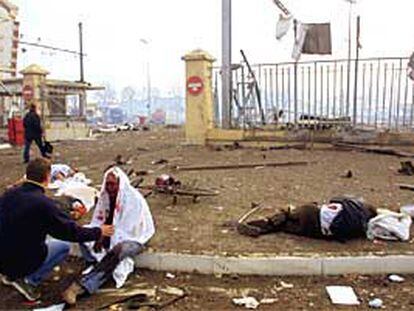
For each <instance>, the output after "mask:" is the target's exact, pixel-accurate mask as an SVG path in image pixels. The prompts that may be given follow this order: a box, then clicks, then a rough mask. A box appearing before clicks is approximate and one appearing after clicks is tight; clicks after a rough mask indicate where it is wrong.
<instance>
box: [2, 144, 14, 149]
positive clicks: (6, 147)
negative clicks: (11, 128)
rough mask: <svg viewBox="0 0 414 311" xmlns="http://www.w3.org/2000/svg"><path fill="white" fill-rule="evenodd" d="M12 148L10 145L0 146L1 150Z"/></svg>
mask: <svg viewBox="0 0 414 311" xmlns="http://www.w3.org/2000/svg"><path fill="white" fill-rule="evenodd" d="M11 147H12V146H11V145H10V144H0V150H6V149H10V148H11Z"/></svg>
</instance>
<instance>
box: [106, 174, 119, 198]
mask: <svg viewBox="0 0 414 311" xmlns="http://www.w3.org/2000/svg"><path fill="white" fill-rule="evenodd" d="M105 190H106V192H107V193H108V195H109V196H110V197H116V195H117V194H118V190H119V179H118V178H117V177H116V176H115V175H114V174H113V173H109V174H108V175H107V176H106V180H105Z"/></svg>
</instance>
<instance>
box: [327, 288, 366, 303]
mask: <svg viewBox="0 0 414 311" xmlns="http://www.w3.org/2000/svg"><path fill="white" fill-rule="evenodd" d="M326 291H327V293H328V295H329V298H330V299H331V302H332V303H333V304H335V305H348V306H351V305H359V304H360V302H359V300H358V297H357V295H356V294H355V291H354V289H353V288H352V287H350V286H326Z"/></svg>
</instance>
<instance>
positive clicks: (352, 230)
mask: <svg viewBox="0 0 414 311" xmlns="http://www.w3.org/2000/svg"><path fill="white" fill-rule="evenodd" d="M376 215H377V213H376V209H375V208H374V207H373V206H371V205H369V204H367V203H363V202H362V201H360V200H358V199H355V198H350V197H338V198H333V199H331V200H330V201H329V203H328V204H322V205H318V204H317V203H309V204H305V205H302V206H300V207H298V208H295V209H293V210H287V211H281V212H280V213H277V214H275V215H273V216H271V217H268V218H264V219H259V220H253V221H250V222H248V223H247V224H244V223H242V224H239V225H238V227H237V230H238V232H239V233H240V234H243V235H248V236H251V237H258V236H259V235H262V234H268V233H273V232H284V233H290V234H295V235H300V236H306V237H310V238H316V239H331V240H336V241H340V242H345V241H347V240H350V239H354V238H360V237H365V236H366V230H367V226H368V222H369V220H370V219H371V218H373V217H375V216H376Z"/></svg>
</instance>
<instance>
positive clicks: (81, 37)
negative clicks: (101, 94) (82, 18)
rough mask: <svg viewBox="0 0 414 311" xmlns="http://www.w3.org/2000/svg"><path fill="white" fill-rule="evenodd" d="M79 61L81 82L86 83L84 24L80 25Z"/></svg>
mask: <svg viewBox="0 0 414 311" xmlns="http://www.w3.org/2000/svg"><path fill="white" fill-rule="evenodd" d="M79 61H80V82H82V83H83V82H85V76H84V68H83V29H82V22H80V23H79Z"/></svg>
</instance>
